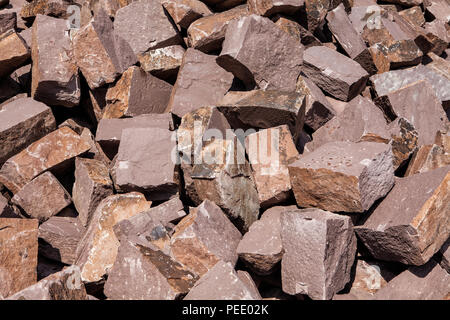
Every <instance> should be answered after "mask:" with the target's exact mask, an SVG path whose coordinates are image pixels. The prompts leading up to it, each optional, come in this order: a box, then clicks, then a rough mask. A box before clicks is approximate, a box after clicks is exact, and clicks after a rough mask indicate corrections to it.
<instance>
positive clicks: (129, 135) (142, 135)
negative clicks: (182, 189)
mask: <svg viewBox="0 0 450 320" xmlns="http://www.w3.org/2000/svg"><path fill="white" fill-rule="evenodd" d="M176 148H177V145H176V141H175V133H173V132H172V131H169V130H167V129H160V128H137V129H136V128H130V129H124V130H123V132H122V139H121V142H120V145H119V151H118V153H117V159H116V162H115V164H114V167H113V169H112V172H111V173H112V177H113V180H114V184H115V186H116V188H117V189H119V190H121V191H127V192H128V191H140V192H143V193H145V194H146V195H147V196H148V197H149V199H152V200H167V199H170V198H171V197H172V196H174V195H175V194H176V193H177V192H178V191H179V179H178V171H177V167H176V163H175V161H174V160H175V158H174V152H175V151H176Z"/></svg>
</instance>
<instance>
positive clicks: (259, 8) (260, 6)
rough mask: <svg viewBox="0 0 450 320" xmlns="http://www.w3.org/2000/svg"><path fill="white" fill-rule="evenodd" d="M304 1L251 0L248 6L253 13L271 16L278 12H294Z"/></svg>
mask: <svg viewBox="0 0 450 320" xmlns="http://www.w3.org/2000/svg"><path fill="white" fill-rule="evenodd" d="M304 3H305V1H304V0H282V1H279V0H249V1H248V8H249V11H250V12H251V13H254V14H257V15H260V16H267V17H269V16H271V15H273V14H276V13H286V14H289V15H291V14H294V13H295V12H296V11H298V10H300V8H301V7H302V6H303V5H304Z"/></svg>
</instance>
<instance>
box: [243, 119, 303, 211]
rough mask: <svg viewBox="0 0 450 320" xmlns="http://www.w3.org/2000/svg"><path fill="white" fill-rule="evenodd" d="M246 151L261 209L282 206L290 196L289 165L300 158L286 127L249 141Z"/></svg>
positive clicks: (252, 135) (259, 135)
mask: <svg viewBox="0 0 450 320" xmlns="http://www.w3.org/2000/svg"><path fill="white" fill-rule="evenodd" d="M246 149H247V154H248V155H249V162H250V165H251V167H252V172H253V180H254V181H255V186H256V189H257V190H258V196H259V201H260V206H261V207H267V206H269V205H273V204H277V203H282V202H283V201H285V200H287V199H288V198H289V196H290V192H291V182H290V180H289V171H288V168H287V166H288V164H290V163H293V162H294V161H296V160H297V159H298V158H299V154H298V151H297V149H296V148H295V144H294V140H293V139H292V135H291V133H290V132H289V128H288V126H286V125H283V126H279V127H274V128H270V129H265V130H260V131H258V132H257V133H253V134H250V135H248V136H247V137H246Z"/></svg>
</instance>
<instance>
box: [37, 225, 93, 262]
mask: <svg viewBox="0 0 450 320" xmlns="http://www.w3.org/2000/svg"><path fill="white" fill-rule="evenodd" d="M84 231H85V228H84V227H83V225H82V224H81V223H80V221H79V220H78V218H71V217H58V216H57V217H51V218H50V219H48V220H47V221H45V222H44V223H42V224H41V225H40V226H39V239H42V240H43V241H44V243H42V244H40V245H39V253H40V254H42V255H43V256H45V257H47V258H49V259H52V260H56V261H61V262H62V263H65V264H68V265H71V264H73V263H74V262H75V259H76V250H77V245H78V242H79V241H80V240H81V237H82V236H83V233H84Z"/></svg>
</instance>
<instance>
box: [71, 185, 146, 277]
mask: <svg viewBox="0 0 450 320" xmlns="http://www.w3.org/2000/svg"><path fill="white" fill-rule="evenodd" d="M150 204H151V203H150V202H148V201H146V200H145V197H144V196H143V195H142V194H140V193H137V192H131V193H126V194H117V195H112V196H109V197H107V198H105V199H104V200H102V202H100V204H99V205H98V207H97V209H96V210H95V212H94V214H93V216H92V219H91V222H90V223H89V226H88V228H87V230H86V232H85V233H84V236H83V238H82V239H81V240H80V242H79V244H78V248H77V259H76V261H75V264H76V265H78V266H79V267H80V269H81V278H82V280H83V282H88V283H89V282H98V281H101V280H102V279H103V277H104V276H105V275H106V274H107V273H108V270H109V269H110V268H111V267H112V266H113V264H114V261H115V260H116V257H117V251H118V248H119V241H118V239H117V238H116V236H115V234H114V231H113V226H114V225H115V224H116V223H118V222H120V221H121V220H124V219H128V218H130V217H132V216H134V215H136V214H138V213H139V212H142V211H145V210H147V209H149V207H150Z"/></svg>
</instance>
